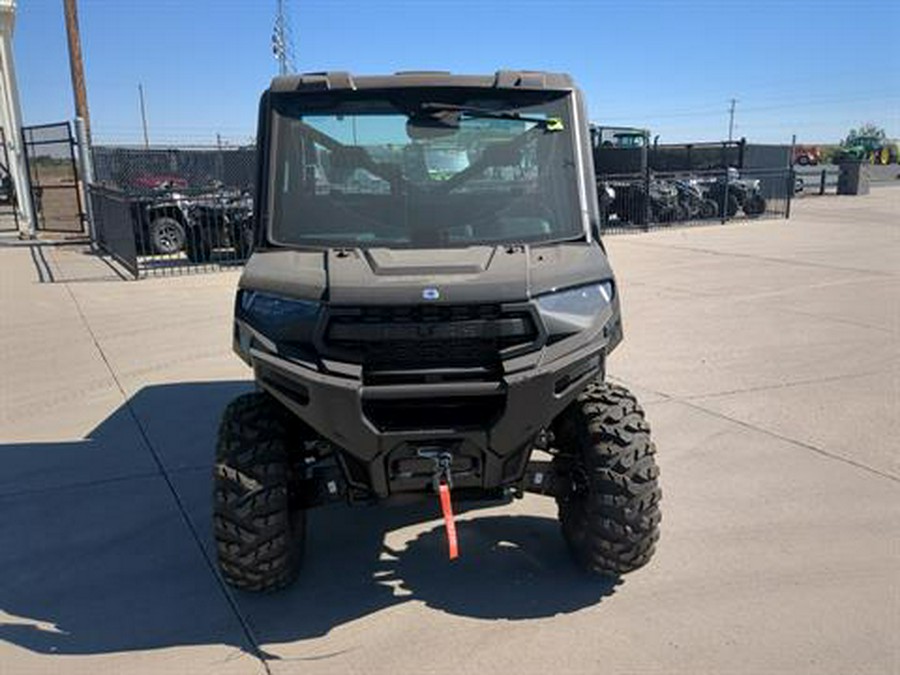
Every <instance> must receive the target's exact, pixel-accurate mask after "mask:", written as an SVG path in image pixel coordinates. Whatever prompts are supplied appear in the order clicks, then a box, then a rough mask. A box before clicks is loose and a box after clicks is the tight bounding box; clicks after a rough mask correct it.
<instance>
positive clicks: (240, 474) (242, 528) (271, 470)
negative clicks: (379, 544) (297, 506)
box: [213, 392, 310, 591]
mask: <svg viewBox="0 0 900 675" xmlns="http://www.w3.org/2000/svg"><path fill="white" fill-rule="evenodd" d="M309 433H310V432H309V431H308V430H307V429H306V428H305V427H304V426H303V424H302V422H300V421H299V420H297V419H296V418H295V417H293V415H291V413H289V412H288V411H287V410H286V409H285V408H284V407H282V406H281V405H280V404H279V403H278V402H277V401H276V400H275V399H273V398H272V397H271V396H269V394H264V393H258V392H257V393H252V394H244V395H242V396H239V397H237V398H236V399H234V400H233V401H232V402H231V403H230V404H229V405H228V407H227V408H226V409H225V413H224V414H223V415H222V422H221V425H220V427H219V440H218V444H217V446H216V466H215V469H214V472H213V484H214V487H213V534H214V536H215V540H216V553H217V556H218V562H219V569H220V570H221V572H222V577H223V578H224V579H225V581H226V582H227V583H229V584H231V585H232V586H235V587H236V588H241V589H243V590H248V591H270V590H275V589H278V588H283V587H284V586H287V585H288V584H289V583H291V581H293V580H294V578H295V577H296V576H297V572H298V570H299V567H300V561H301V558H302V552H303V541H304V538H305V534H306V512H305V511H303V510H293V509H291V503H292V500H293V498H294V495H293V494H292V490H293V489H294V488H292V487H291V486H292V484H294V482H293V481H292V480H291V477H292V466H293V463H292V457H291V444H292V443H293V444H296V443H298V441H302V440H303V437H304V435H306V437H307V438H308V437H309V436H308V434H309Z"/></svg>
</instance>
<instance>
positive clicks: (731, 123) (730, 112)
mask: <svg viewBox="0 0 900 675" xmlns="http://www.w3.org/2000/svg"><path fill="white" fill-rule="evenodd" d="M735 105H737V99H734V98H733V99H731V108H730V109H729V110H728V142H729V143H730V142H731V141H732V139H733V138H734V106H735Z"/></svg>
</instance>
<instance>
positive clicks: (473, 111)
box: [419, 103, 565, 131]
mask: <svg viewBox="0 0 900 675" xmlns="http://www.w3.org/2000/svg"><path fill="white" fill-rule="evenodd" d="M419 110H421V111H423V112H457V113H460V114H461V115H465V116H466V117H469V118H472V119H491V120H513V121H516V122H531V123H533V124H537V125H538V126H539V127H541V128H542V129H544V130H546V131H562V130H563V129H564V128H565V127H564V126H563V121H562V120H561V119H560V118H558V117H531V116H529V115H522V114H521V113H518V112H516V111H515V110H489V109H487V108H478V107H477V106H471V105H456V104H454V103H423V104H421V105H420V106H419Z"/></svg>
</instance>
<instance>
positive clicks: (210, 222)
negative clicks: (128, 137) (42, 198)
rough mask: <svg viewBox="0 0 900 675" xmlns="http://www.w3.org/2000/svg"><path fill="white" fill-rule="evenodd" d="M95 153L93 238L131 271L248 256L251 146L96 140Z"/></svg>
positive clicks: (194, 267)
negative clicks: (123, 144)
mask: <svg viewBox="0 0 900 675" xmlns="http://www.w3.org/2000/svg"><path fill="white" fill-rule="evenodd" d="M92 159H93V164H94V180H95V185H94V186H93V187H92V188H91V204H92V206H93V208H94V213H95V216H94V218H95V221H96V225H95V230H96V235H95V236H96V239H97V243H98V245H100V246H101V248H103V249H104V250H105V251H106V252H108V253H109V254H110V255H111V256H113V257H114V258H115V259H116V260H118V261H119V262H120V263H122V265H123V266H124V267H125V268H126V269H128V271H129V272H131V273H132V274H133V275H134V276H135V277H141V276H152V275H166V274H176V273H183V272H186V271H190V272H198V271H209V270H215V269H221V268H223V267H228V266H233V265H236V264H240V263H242V262H244V260H245V259H246V258H247V256H248V255H249V251H250V247H251V245H252V217H253V195H252V188H253V182H254V179H255V171H256V151H255V148H253V147H240V148H220V147H202V148H186V149H185V148H134V147H114V146H95V147H94V148H93V149H92Z"/></svg>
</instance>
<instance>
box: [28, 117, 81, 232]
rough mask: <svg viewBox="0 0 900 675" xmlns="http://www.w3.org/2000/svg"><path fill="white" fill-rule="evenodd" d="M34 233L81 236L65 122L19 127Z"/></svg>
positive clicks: (74, 169) (74, 170) (78, 193)
mask: <svg viewBox="0 0 900 675" xmlns="http://www.w3.org/2000/svg"><path fill="white" fill-rule="evenodd" d="M22 144H23V147H24V149H25V165H26V167H27V169H28V175H29V176H30V177H31V201H32V206H33V207H34V213H35V229H37V230H43V231H50V232H71V233H83V232H84V209H83V206H82V196H81V185H80V183H79V175H78V168H77V167H78V164H77V162H76V160H75V138H74V137H73V136H72V127H71V125H70V124H69V123H68V122H61V123H59V124H40V125H37V126H31V127H22Z"/></svg>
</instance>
